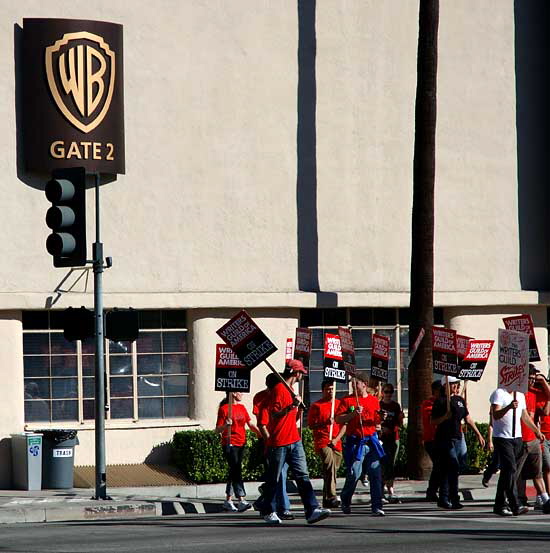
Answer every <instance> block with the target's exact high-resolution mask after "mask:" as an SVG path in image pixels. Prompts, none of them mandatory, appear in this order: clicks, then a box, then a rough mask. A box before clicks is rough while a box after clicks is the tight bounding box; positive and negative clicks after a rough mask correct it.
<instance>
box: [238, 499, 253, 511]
mask: <svg viewBox="0 0 550 553" xmlns="http://www.w3.org/2000/svg"><path fill="white" fill-rule="evenodd" d="M251 508H252V503H249V502H248V501H245V500H244V499H241V500H240V501H239V502H238V503H237V511H239V513H243V512H244V511H248V509H251Z"/></svg>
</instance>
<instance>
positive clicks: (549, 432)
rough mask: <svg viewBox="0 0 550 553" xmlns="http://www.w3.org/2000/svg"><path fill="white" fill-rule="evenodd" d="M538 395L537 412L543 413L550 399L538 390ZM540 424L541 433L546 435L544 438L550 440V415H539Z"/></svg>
mask: <svg viewBox="0 0 550 553" xmlns="http://www.w3.org/2000/svg"><path fill="white" fill-rule="evenodd" d="M535 393H536V394H537V411H539V413H540V412H542V411H543V409H544V408H545V407H546V403H547V402H548V398H547V397H546V394H545V393H544V392H543V391H542V390H539V389H538V388H536V392H535ZM539 423H540V431H541V432H542V433H543V434H544V437H545V438H546V439H547V440H548V439H550V415H543V414H540V415H539Z"/></svg>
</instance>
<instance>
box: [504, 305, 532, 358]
mask: <svg viewBox="0 0 550 553" xmlns="http://www.w3.org/2000/svg"><path fill="white" fill-rule="evenodd" d="M502 320H503V321H504V326H505V327H506V330H515V331H516V332H523V333H525V334H529V363H533V362H536V361H540V354H539V348H538V346H537V339H536V337H535V327H534V326H533V319H532V318H531V315H517V316H516V317H505V318H504V319H502Z"/></svg>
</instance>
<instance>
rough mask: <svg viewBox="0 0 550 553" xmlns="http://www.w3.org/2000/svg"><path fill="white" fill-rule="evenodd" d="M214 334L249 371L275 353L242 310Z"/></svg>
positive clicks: (266, 338) (271, 343)
mask: <svg viewBox="0 0 550 553" xmlns="http://www.w3.org/2000/svg"><path fill="white" fill-rule="evenodd" d="M216 332H217V334H218V336H219V337H220V338H221V339H222V340H223V341H224V342H225V343H226V344H227V345H228V346H231V348H232V349H233V351H234V352H235V353H236V355H237V357H238V358H239V359H240V360H241V361H242V362H243V363H244V364H245V365H246V366H247V367H248V368H249V369H253V368H254V367H257V366H258V365H259V364H260V363H261V362H262V361H265V360H266V359H267V358H268V357H269V356H270V355H271V354H272V353H275V352H276V351H277V348H276V346H275V344H273V342H272V341H271V340H270V339H269V338H268V337H267V336H266V335H265V334H264V333H263V332H262V331H261V330H260V328H259V327H258V325H257V324H256V323H255V322H254V321H253V320H252V318H251V317H250V315H249V314H248V313H247V312H246V311H244V310H243V311H240V312H239V313H237V314H236V315H235V316H234V317H233V318H232V319H231V320H229V321H228V322H227V323H225V324H224V325H223V326H222V327H221V328H220V329H218V330H217V331H216Z"/></svg>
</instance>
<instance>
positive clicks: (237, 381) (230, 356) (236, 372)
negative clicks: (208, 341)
mask: <svg viewBox="0 0 550 553" xmlns="http://www.w3.org/2000/svg"><path fill="white" fill-rule="evenodd" d="M214 389H215V390H216V392H250V369H248V368H247V367H246V365H244V364H243V363H242V362H241V360H240V359H239V358H238V357H237V356H236V355H235V352H234V351H233V350H232V349H231V348H230V347H229V346H226V345H225V344H216V383H215V385H214Z"/></svg>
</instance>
